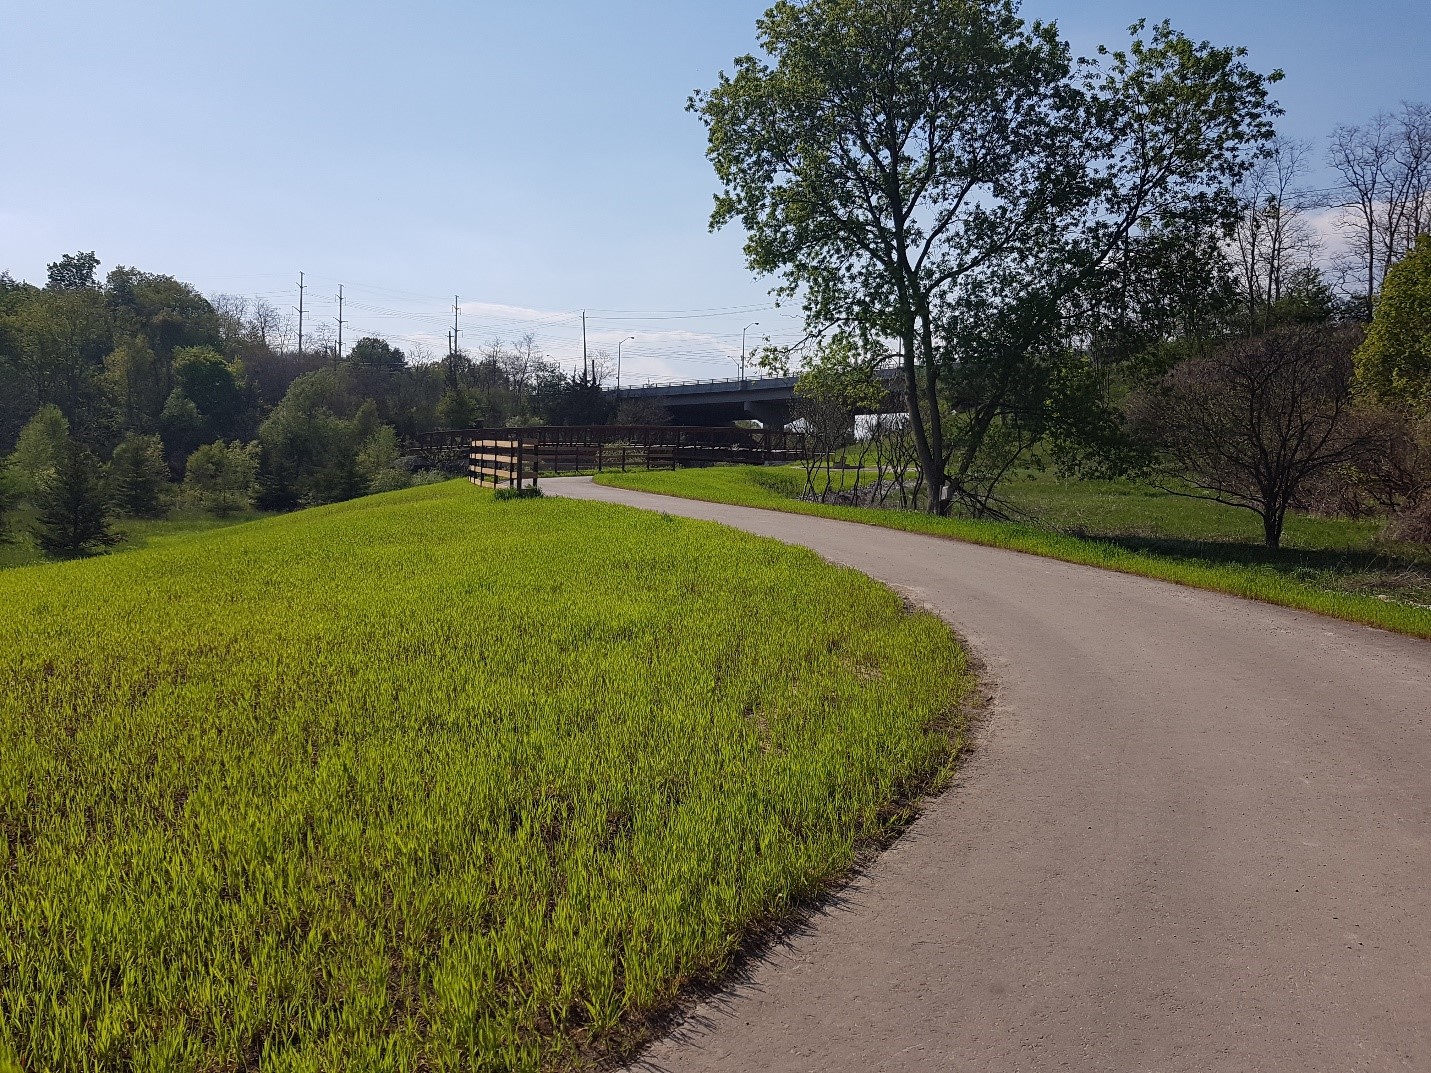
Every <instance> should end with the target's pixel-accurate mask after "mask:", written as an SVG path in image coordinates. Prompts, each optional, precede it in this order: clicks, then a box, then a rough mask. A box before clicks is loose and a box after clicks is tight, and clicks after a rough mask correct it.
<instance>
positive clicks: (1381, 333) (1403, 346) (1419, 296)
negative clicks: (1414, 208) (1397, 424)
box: [1356, 235, 1431, 413]
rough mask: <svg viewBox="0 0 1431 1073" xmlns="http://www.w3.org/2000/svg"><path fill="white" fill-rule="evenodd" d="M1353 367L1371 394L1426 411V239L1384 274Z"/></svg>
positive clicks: (1429, 385) (1429, 304) (1429, 335)
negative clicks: (1379, 295)
mask: <svg viewBox="0 0 1431 1073" xmlns="http://www.w3.org/2000/svg"><path fill="white" fill-rule="evenodd" d="M1356 366H1357V378H1358V380H1359V381H1360V382H1361V384H1362V385H1363V386H1365V387H1366V388H1368V389H1370V390H1371V391H1372V393H1374V394H1375V395H1377V396H1379V397H1381V398H1383V399H1387V400H1395V401H1399V402H1404V403H1409V404H1411V405H1412V406H1413V407H1416V408H1419V409H1420V410H1422V411H1423V412H1428V413H1431V235H1421V236H1419V237H1418V238H1417V239H1416V245H1415V246H1414V247H1413V248H1412V250H1411V252H1410V253H1408V254H1407V255H1406V256H1405V257H1404V258H1403V259H1402V260H1400V261H1398V262H1397V263H1396V264H1395V265H1393V266H1392V267H1391V270H1390V271H1389V272H1387V274H1386V282H1385V284H1384V285H1383V286H1382V290H1381V298H1380V300H1379V301H1378V302H1377V304H1376V313H1375V314H1374V315H1373V317H1372V321H1371V329H1370V330H1369V331H1368V332H1367V335H1366V342H1364V343H1363V344H1362V345H1361V348H1360V349H1359V350H1358V351H1357V355H1356Z"/></svg>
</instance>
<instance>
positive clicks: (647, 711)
mask: <svg viewBox="0 0 1431 1073" xmlns="http://www.w3.org/2000/svg"><path fill="white" fill-rule="evenodd" d="M0 608H3V614H0V680H3V681H4V682H5V683H6V689H5V690H4V691H3V692H0V1069H6V1068H10V1069H13V1068H16V1066H15V1063H16V1062H18V1066H19V1068H23V1069H34V1070H39V1069H45V1070H78V1069H81V1068H83V1069H92V1068H118V1067H123V1068H150V1069H160V1068H162V1069H165V1070H198V1069H204V1070H210V1069H240V1068H245V1069H247V1068H257V1067H258V1065H259V1064H260V1062H261V1063H262V1065H263V1067H264V1068H271V1069H284V1070H315V1071H316V1070H320V1069H322V1070H334V1069H364V1070H370V1069H418V1068H423V1069H432V1070H438V1069H472V1068H476V1069H504V1070H505V1069H512V1070H517V1069H535V1068H537V1067H538V1066H547V1067H550V1066H557V1065H565V1064H566V1063H568V1062H571V1061H576V1060H578V1059H579V1058H580V1057H581V1056H582V1055H590V1054H592V1053H594V1052H596V1051H601V1050H606V1051H607V1052H610V1051H611V1050H613V1049H615V1050H620V1049H621V1048H622V1047H624V1046H626V1045H629V1043H630V1042H631V1041H632V1040H633V1039H635V1038H636V1037H637V1036H638V1035H639V1032H640V1025H641V1023H642V1019H643V1018H645V1017H647V1016H648V1015H650V1014H651V1013H652V1012H653V1011H656V1010H659V1009H661V1008H662V1007H663V1006H666V1005H669V1003H670V1002H671V1001H672V999H673V996H675V995H676V993H677V991H678V989H680V988H681V987H682V985H683V984H686V983H688V982H690V981H692V980H694V979H698V978H703V977H708V976H710V975H712V974H715V973H718V972H720V971H721V969H722V967H723V966H724V965H725V964H726V963H727V961H728V959H729V958H730V957H731V956H732V953H733V952H734V951H736V950H737V949H738V947H739V945H740V944H741V943H742V942H743V941H744V940H745V939H747V938H748V937H750V936H751V935H752V934H753V933H756V932H758V931H759V930H760V929H762V928H764V927H766V926H767V925H769V924H770V923H771V922H772V921H774V920H776V919H778V918H780V917H782V916H783V915H785V914H787V913H788V912H790V911H791V909H792V907H793V906H795V905H797V904H798V903H799V902H800V901H801V900H803V899H807V898H809V897H811V896H812V895H814V894H816V893H817V892H818V891H819V890H820V889H821V888H822V886H823V885H824V884H826V883H827V882H828V881H830V880H831V879H832V877H835V876H837V875H838V874H840V873H841V872H843V871H845V870H847V869H848V868H849V867H850V865H851V862H852V860H853V859H854V857H855V855H856V854H857V852H858V851H859V848H860V847H861V846H862V845H868V844H871V842H872V840H876V839H878V838H879V837H881V836H882V833H884V832H886V831H888V830H889V829H890V825H891V824H894V823H898V822H899V821H900V820H901V819H902V818H903V816H904V815H906V814H907V811H906V809H907V806H905V805H904V802H907V801H908V800H909V799H910V795H911V794H914V793H917V792H919V791H920V790H921V789H922V788H926V787H928V786H930V785H932V784H933V783H934V782H935V781H937V780H938V779H939V778H940V777H941V776H942V774H943V773H944V772H945V771H946V770H947V769H948V765H949V763H950V761H951V759H952V756H953V751H954V748H955V742H956V738H955V730H956V727H957V723H956V721H955V720H953V719H951V714H952V713H953V712H954V711H955V710H956V708H957V706H958V704H959V702H960V698H961V696H962V694H963V692H964V691H965V689H966V688H967V684H968V678H967V675H966V674H965V671H964V662H963V656H962V654H961V652H960V651H959V649H958V648H957V646H956V644H955V643H954V642H953V640H952V639H951V637H950V635H949V633H948V631H947V630H946V629H945V628H943V626H942V625H941V624H940V623H939V622H937V621H936V620H935V619H933V618H931V617H929V616H926V615H911V614H909V613H907V612H906V610H905V609H904V608H903V606H902V605H901V603H900V601H899V599H898V598H897V597H896V596H895V595H894V594H893V593H891V592H890V591H889V590H887V589H885V588H883V587H881V586H879V585H877V584H875V583H873V582H871V581H870V580H869V579H868V578H865V577H863V576H862V575H860V574H858V573H856V572H853V571H849V570H843V569H837V568H834V567H831V566H829V565H827V564H825V563H823V562H821V561H820V560H819V559H818V558H817V557H816V556H814V555H813V554H810V553H808V552H805V551H803V550H800V549H795V548H789V547H786V546H783V545H780V544H778V543H776V542H773V541H766V540H760V539H757V538H754V537H750V536H747V535H744V534H741V533H738V532H734V531H731V530H727V529H723V528H721V527H718V526H712V525H707V524H702V523H694V522H688V521H684V520H678V519H671V518H664V517H662V516H660V515H657V514H652V513H649V512H644V511H634V510H626V509H623V508H613V507H608V506H602V505H599V504H586V503H577V502H569V501H560V500H533V501H524V502H512V503H494V502H493V501H492V499H491V496H490V495H489V494H487V493H483V492H479V491H477V490H474V489H472V488H471V487H470V486H468V485H467V484H465V483H457V482H454V483H452V484H447V485H440V486H436V487H429V488H421V489H413V490H410V491H406V492H397V493H392V494H389V495H384V496H375V497H371V498H368V499H364V500H358V501H354V502H352V503H347V504H342V505H339V506H334V507H325V508H319V509H315V510H310V511H304V512H300V513H297V514H292V515H287V516H283V517H279V518H273V519H268V520H264V521H259V522H255V523H253V524H250V525H242V526H236V527H233V528H228V529H225V530H222V531H219V532H211V533H205V534H201V535H197V536H193V537H190V538H185V539H175V540H172V541H167V542H165V543H163V544H162V545H161V546H157V547H154V548H151V549H147V550H142V551H136V552H133V553H129V554H124V555H114V556H107V557H102V558H98V559H93V560H88V561H83V562H77V563H70V564H61V565H48V566H35V567H22V568H18V569H14V570H9V571H6V572H4V573H3V574H0ZM930 667H934V668H939V673H936V674H933V675H931V674H929V673H928V671H927V668H930ZM7 1052H8V1054H7Z"/></svg>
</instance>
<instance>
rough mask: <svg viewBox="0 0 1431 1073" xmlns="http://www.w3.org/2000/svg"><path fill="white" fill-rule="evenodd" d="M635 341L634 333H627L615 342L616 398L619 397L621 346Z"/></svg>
mask: <svg viewBox="0 0 1431 1073" xmlns="http://www.w3.org/2000/svg"><path fill="white" fill-rule="evenodd" d="M635 341H636V337H635V336H634V335H628V336H627V337H626V338H625V339H623V340H621V342H619V343H617V344H616V397H617V398H618V399H619V398H620V397H621V348H622V347H623V346H625V345H626V344H627V343H634V342H635Z"/></svg>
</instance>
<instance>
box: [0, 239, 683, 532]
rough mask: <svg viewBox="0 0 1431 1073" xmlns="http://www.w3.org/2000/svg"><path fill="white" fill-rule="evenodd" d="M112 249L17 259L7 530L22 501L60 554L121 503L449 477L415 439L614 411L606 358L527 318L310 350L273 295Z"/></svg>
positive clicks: (267, 495) (9, 334) (259, 501)
mask: <svg viewBox="0 0 1431 1073" xmlns="http://www.w3.org/2000/svg"><path fill="white" fill-rule="evenodd" d="M99 267H100V262H99V260H98V258H97V257H96V256H95V255H94V254H93V253H88V252H82V253H75V254H70V255H66V256H63V257H61V258H60V259H59V260H58V261H56V262H55V263H53V264H51V265H50V266H49V268H48V273H47V278H46V280H45V282H44V284H43V285H32V284H29V283H25V282H21V281H18V280H15V279H14V278H12V277H11V276H10V274H9V273H5V272H0V536H8V537H10V538H13V537H15V536H16V535H18V533H17V530H18V528H20V527H19V526H18V525H17V524H15V518H16V517H17V509H18V508H24V509H25V510H26V513H27V515H28V516H29V517H30V518H31V522H30V523H29V524H31V525H32V526H33V528H34V535H35V538H36V540H37V542H38V543H39V544H40V545H41V547H43V548H44V549H45V550H46V551H48V552H50V553H52V554H55V555H65V554H76V553H81V552H84V551H87V550H93V549H96V548H101V547H104V546H105V545H106V544H108V543H110V542H112V541H113V539H114V538H113V536H112V530H111V520H112V518H113V517H114V516H115V515H123V516H130V517H157V516H161V515H163V514H165V513H167V512H168V511H170V510H172V509H174V508H175V507H185V508H191V509H196V510H202V511H208V512H212V513H216V514H232V513H235V512H241V511H246V510H249V509H252V508H255V507H257V508H261V509H268V510H285V509H291V508H295V507H301V506H308V505H313V504H319V503H330V502H335V501H337V500H342V499H347V498H350V497H352V496H356V495H362V494H365V493H368V492H373V491H385V490H391V489H396V488H401V487H405V486H407V485H410V484H412V483H415V482H420V481H424V480H432V479H437V478H439V477H441V476H443V475H442V474H433V473H430V472H427V471H424V470H422V469H421V468H420V467H419V465H418V464H417V463H415V462H414V460H413V459H412V458H411V456H410V455H409V454H408V453H407V452H405V451H404V447H405V446H406V445H408V444H410V443H411V442H412V441H414V440H415V439H416V437H418V436H419V435H420V434H421V433H423V432H427V431H430V430H433V429H438V428H468V427H475V426H480V425H495V424H532V423H550V424H579V423H591V422H600V421H604V420H606V419H608V418H610V417H612V416H614V415H613V414H611V413H610V412H609V410H610V406H609V403H608V402H607V399H606V396H605V395H604V394H603V392H602V390H601V380H602V366H601V364H600V362H599V361H595V362H592V363H590V364H588V366H587V368H586V369H584V370H581V371H578V372H567V371H565V370H563V369H562V368H561V367H560V366H558V365H557V364H556V363H555V362H553V361H551V360H550V359H548V358H547V357H546V356H545V355H544V354H543V353H542V351H541V349H540V347H539V346H538V343H537V341H536V339H535V338H533V337H532V336H530V335H528V336H526V337H524V338H522V339H519V340H517V341H515V342H512V343H506V342H502V341H500V340H494V341H493V342H491V343H489V344H488V345H487V346H485V347H483V348H481V350H480V351H478V352H477V353H475V354H472V353H467V352H465V351H462V350H458V351H456V352H455V353H451V354H449V355H447V356H446V357H445V358H443V359H442V360H440V361H413V360H409V358H408V356H407V355H405V354H404V352H403V351H402V350H401V349H399V348H397V347H395V346H393V345H392V344H390V343H389V342H387V341H385V340H383V339H380V338H376V337H366V338H363V339H360V340H358V342H357V343H356V344H354V345H353V347H352V348H351V350H350V351H349V352H348V353H346V354H342V355H339V354H338V353H337V350H336V348H335V347H334V346H333V344H332V342H331V341H329V340H323V339H321V338H320V340H319V344H318V345H317V346H313V347H309V348H305V349H304V350H303V351H301V352H299V351H296V350H293V349H291V348H290V347H289V345H288V344H289V343H290V341H291V332H290V327H291V326H290V325H289V324H288V322H287V320H286V318H284V317H282V316H281V315H280V314H278V313H277V311H276V310H274V309H273V307H272V306H269V305H267V304H266V303H263V302H256V303H250V302H248V301H246V300H244V299H241V298H235V297H232V296H224V295H219V296H215V297H212V298H210V297H205V296H204V295H203V294H201V293H200V292H199V291H198V290H197V289H196V288H194V287H193V286H191V285H190V284H188V283H184V282H182V281H180V280H178V279H175V278H174V277H172V276H167V275H161V274H156V273H150V272H142V271H139V270H137V269H133V268H126V267H119V268H115V269H113V270H112V271H110V272H109V273H108V274H107V275H105V276H104V277H103V278H102V279H101V278H100V276H99V273H98V270H99ZM659 416H660V415H652V414H647V415H644V417H645V418H647V419H659ZM7 518H8V519H9V521H10V524H7Z"/></svg>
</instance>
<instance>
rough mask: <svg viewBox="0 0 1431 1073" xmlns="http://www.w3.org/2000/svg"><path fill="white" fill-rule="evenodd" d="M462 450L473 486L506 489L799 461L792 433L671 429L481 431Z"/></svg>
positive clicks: (800, 443) (799, 441)
mask: <svg viewBox="0 0 1431 1073" xmlns="http://www.w3.org/2000/svg"><path fill="white" fill-rule="evenodd" d="M468 442H469V444H470V447H469V453H468V476H469V477H470V478H471V480H472V481H474V482H475V483H478V484H490V485H494V486H495V485H506V486H507V487H510V488H521V487H524V486H525V485H527V484H535V483H536V482H537V480H538V478H540V477H550V476H557V475H558V474H561V473H593V472H601V471H604V470H609V469H622V470H627V469H675V468H677V467H678V466H708V465H713V464H715V463H718V462H734V463H743V464H746V465H770V464H778V463H783V462H793V461H796V460H798V459H799V458H800V457H801V455H802V453H803V452H804V450H805V437H804V435H803V434H801V433H798V432H786V431H784V430H782V429H746V428H693V427H689V426H672V425H579V426H571V427H563V426H543V427H538V428H507V429H480V430H474V431H473V432H472V434H471V439H470V440H469V441H468Z"/></svg>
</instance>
